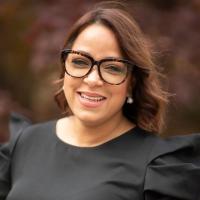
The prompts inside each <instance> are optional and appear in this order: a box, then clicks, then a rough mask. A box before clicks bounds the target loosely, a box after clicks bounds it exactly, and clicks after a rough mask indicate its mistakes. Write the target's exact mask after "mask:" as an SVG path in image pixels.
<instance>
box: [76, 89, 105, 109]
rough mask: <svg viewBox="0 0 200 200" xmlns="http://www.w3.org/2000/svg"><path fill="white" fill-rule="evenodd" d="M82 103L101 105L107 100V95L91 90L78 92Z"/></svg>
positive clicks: (88, 105) (93, 105)
mask: <svg viewBox="0 0 200 200" xmlns="http://www.w3.org/2000/svg"><path fill="white" fill-rule="evenodd" d="M78 94H79V100H80V103H81V104H82V105H83V106H86V107H93V108H94V107H99V106H101V105H102V103H103V102H104V101H105V100H106V97H104V96H102V95H100V94H98V93H91V92H78Z"/></svg>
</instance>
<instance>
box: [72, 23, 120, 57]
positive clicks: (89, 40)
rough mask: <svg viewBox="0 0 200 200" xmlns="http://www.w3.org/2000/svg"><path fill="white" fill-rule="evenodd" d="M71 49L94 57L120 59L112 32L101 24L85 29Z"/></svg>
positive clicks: (117, 44) (117, 45)
mask: <svg viewBox="0 0 200 200" xmlns="http://www.w3.org/2000/svg"><path fill="white" fill-rule="evenodd" d="M72 49H74V50H79V51H85V52H88V53H89V54H91V55H92V56H94V57H97V58H101V57H105V56H117V57H121V51H120V48H119V43H118V40H117V38H116V36H115V34H114V32H113V31H112V30H111V29H109V28H108V27H107V26H105V25H103V24H98V23H97V24H92V25H89V26H88V27H86V28H85V29H84V30H83V31H82V32H81V33H80V34H79V35H78V36H77V38H76V39H75V41H74V43H73V45H72Z"/></svg>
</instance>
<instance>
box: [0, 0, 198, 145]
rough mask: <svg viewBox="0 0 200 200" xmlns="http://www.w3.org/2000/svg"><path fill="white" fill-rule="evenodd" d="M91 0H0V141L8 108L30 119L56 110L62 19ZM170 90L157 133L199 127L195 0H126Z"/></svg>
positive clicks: (65, 23)
mask: <svg viewBox="0 0 200 200" xmlns="http://www.w3.org/2000/svg"><path fill="white" fill-rule="evenodd" d="M96 2H99V0H84V1H83V0H29V1H27V0H15V1H12V0H0V38H1V43H0V141H1V142H2V141H6V140H7V139H8V135H9V131H8V121H9V116H10V112H11V111H15V112H18V113H21V114H23V115H24V116H27V117H28V118H29V119H31V120H32V121H33V122H41V121H45V120H49V119H54V118H57V117H61V113H60V110H59V109H58V108H57V106H56V104H55V103H54V100H53V94H54V93H55V91H56V87H55V84H54V83H53V81H54V80H56V79H57V78H58V77H59V71H60V65H59V52H60V50H61V49H62V45H63V42H64V38H65V35H66V33H67V31H68V29H69V28H70V26H71V25H72V24H73V23H74V22H75V20H76V19H78V18H79V17H80V16H81V15H82V14H83V13H84V12H85V11H86V10H87V9H88V8H89V7H90V6H92V5H93V4H95V3H96ZM127 2H128V3H130V8H131V10H132V11H133V14H134V17H135V19H136V20H137V21H138V23H139V25H140V26H141V28H142V30H143V31H144V33H145V35H146V36H147V38H149V39H150V41H151V43H152V45H153V46H154V51H155V54H157V57H158V63H159V66H160V68H161V69H162V71H163V73H165V74H166V76H167V78H168V80H167V84H168V91H169V92H171V93H172V94H174V95H173V96H172V97H171V103H170V105H169V110H168V112H167V124H166V128H165V130H164V132H163V134H164V135H177V134H190V133H193V132H200V1H199V0H167V1H163V0H129V1H127Z"/></svg>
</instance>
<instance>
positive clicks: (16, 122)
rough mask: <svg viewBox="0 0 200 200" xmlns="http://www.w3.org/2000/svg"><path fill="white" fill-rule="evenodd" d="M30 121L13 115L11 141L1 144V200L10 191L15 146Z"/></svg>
mask: <svg viewBox="0 0 200 200" xmlns="http://www.w3.org/2000/svg"><path fill="white" fill-rule="evenodd" d="M29 124H30V121H29V120H28V119H26V118H24V117H23V116H21V115H18V114H16V113H13V114H12V115H11V120H10V141H9V142H8V143H4V144H0V200H4V199H5V198H6V196H7V194H8V192H9V190H10V185H11V181H10V167H11V166H10V165H11V155H12V152H13V150H14V147H15V144H16V142H17V140H18V138H19V136H20V133H21V132H22V129H24V128H25V127H26V126H28V125H29Z"/></svg>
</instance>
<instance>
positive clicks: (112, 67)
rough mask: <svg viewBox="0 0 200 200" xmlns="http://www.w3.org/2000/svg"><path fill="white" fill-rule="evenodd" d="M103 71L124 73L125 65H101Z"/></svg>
mask: <svg viewBox="0 0 200 200" xmlns="http://www.w3.org/2000/svg"><path fill="white" fill-rule="evenodd" d="M103 68H104V71H106V72H108V73H111V74H116V75H118V74H125V73H126V67H125V66H119V65H116V64H109V65H106V66H104V67H103Z"/></svg>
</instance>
